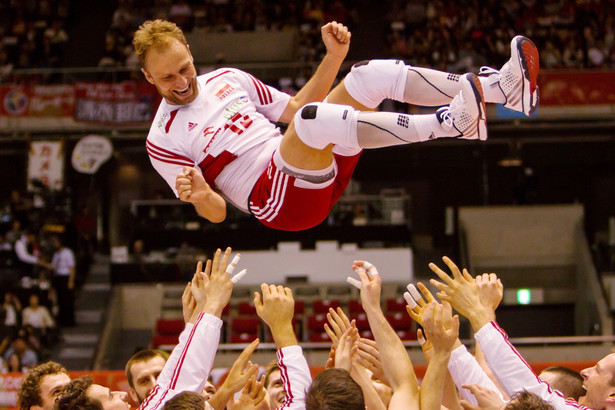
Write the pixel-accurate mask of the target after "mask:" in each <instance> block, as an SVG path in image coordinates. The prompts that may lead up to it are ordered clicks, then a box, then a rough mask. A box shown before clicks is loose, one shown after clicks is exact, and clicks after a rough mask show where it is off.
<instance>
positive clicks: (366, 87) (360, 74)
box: [344, 60, 407, 108]
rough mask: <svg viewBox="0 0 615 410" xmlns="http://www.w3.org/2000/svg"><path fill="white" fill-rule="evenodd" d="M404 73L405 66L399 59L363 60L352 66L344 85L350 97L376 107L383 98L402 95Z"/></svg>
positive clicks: (404, 81) (396, 97)
mask: <svg viewBox="0 0 615 410" xmlns="http://www.w3.org/2000/svg"><path fill="white" fill-rule="evenodd" d="M406 74H407V66H406V64H405V63H404V62H403V61H401V60H365V61H361V62H358V63H356V64H355V65H353V66H352V69H351V70H350V73H348V75H346V78H344V85H345V87H346V90H347V91H348V93H349V94H350V96H351V97H352V98H354V99H355V100H357V101H358V102H360V103H361V104H363V105H365V106H366V107H369V108H376V107H377V106H378V105H379V104H380V103H381V102H382V101H383V100H384V99H385V98H392V99H396V100H399V99H400V97H403V89H404V87H405V83H406ZM400 92H401V95H400Z"/></svg>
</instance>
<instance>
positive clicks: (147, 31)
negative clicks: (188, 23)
mask: <svg viewBox="0 0 615 410" xmlns="http://www.w3.org/2000/svg"><path fill="white" fill-rule="evenodd" d="M174 40H177V41H179V42H180V43H182V44H184V45H186V46H187V45H188V42H187V41H186V37H184V33H183V32H182V30H181V29H180V28H179V27H177V25H176V24H175V23H172V22H170V21H166V20H160V19H156V20H148V21H146V22H145V23H143V24H142V25H141V26H140V27H139V29H138V30H137V31H136V32H135V35H134V37H133V38H132V45H133V46H134V48H135V51H136V53H137V57H139V62H140V63H141V66H143V67H145V59H146V58H147V53H148V52H149V51H150V50H151V49H152V48H161V47H165V46H167V45H169V44H171V43H172V42H173V41H174Z"/></svg>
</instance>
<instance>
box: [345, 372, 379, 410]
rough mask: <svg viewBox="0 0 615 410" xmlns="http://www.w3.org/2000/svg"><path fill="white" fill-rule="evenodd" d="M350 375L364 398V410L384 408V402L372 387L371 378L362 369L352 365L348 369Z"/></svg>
mask: <svg viewBox="0 0 615 410" xmlns="http://www.w3.org/2000/svg"><path fill="white" fill-rule="evenodd" d="M350 375H351V376H352V379H353V380H354V381H355V382H357V384H358V385H359V386H361V390H362V391H363V397H364V398H365V409H366V410H386V407H385V405H384V403H383V402H382V400H381V399H380V396H378V392H376V389H375V388H374V384H373V383H372V380H371V378H370V377H369V376H368V374H367V373H366V371H365V370H364V369H362V368H357V367H356V366H353V367H352V369H351V371H350Z"/></svg>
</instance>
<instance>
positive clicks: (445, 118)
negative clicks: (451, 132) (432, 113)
mask: <svg viewBox="0 0 615 410" xmlns="http://www.w3.org/2000/svg"><path fill="white" fill-rule="evenodd" d="M440 118H441V119H442V123H443V124H444V125H446V126H447V127H448V129H451V128H453V116H452V115H451V111H450V110H446V111H444V112H443V113H442V114H441V116H440Z"/></svg>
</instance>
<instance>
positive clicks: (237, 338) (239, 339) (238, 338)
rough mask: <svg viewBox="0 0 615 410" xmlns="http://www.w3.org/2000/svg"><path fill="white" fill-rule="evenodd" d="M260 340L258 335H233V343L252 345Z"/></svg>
mask: <svg viewBox="0 0 615 410" xmlns="http://www.w3.org/2000/svg"><path fill="white" fill-rule="evenodd" d="M256 338H258V333H233V334H232V335H231V340H230V342H231V343H252V342H253V341H254V339H256Z"/></svg>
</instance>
